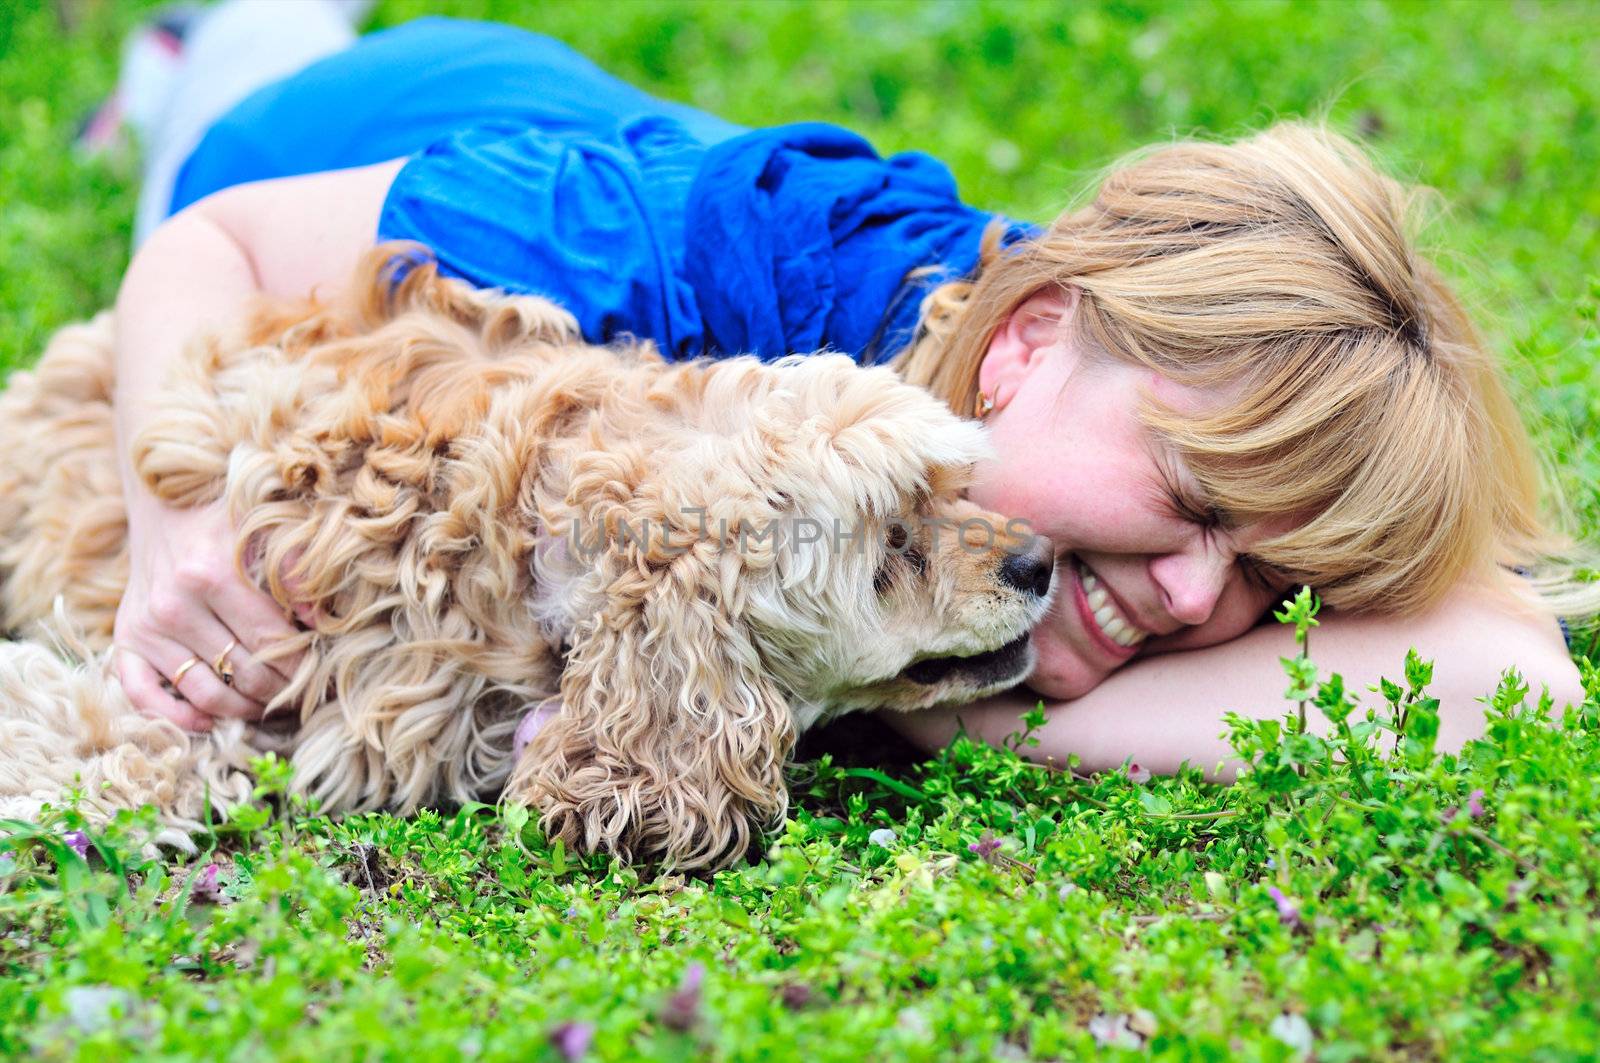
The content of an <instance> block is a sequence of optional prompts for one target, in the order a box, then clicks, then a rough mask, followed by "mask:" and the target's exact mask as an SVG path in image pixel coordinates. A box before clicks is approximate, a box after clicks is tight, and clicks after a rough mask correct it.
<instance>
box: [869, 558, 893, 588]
mask: <svg viewBox="0 0 1600 1063" xmlns="http://www.w3.org/2000/svg"><path fill="white" fill-rule="evenodd" d="M893 582H894V560H893V559H890V560H888V561H885V562H884V563H883V564H881V565H879V566H878V571H876V572H874V573H873V574H872V589H873V590H874V591H876V592H877V593H878V594H883V593H885V592H886V591H888V589H889V585H890V584H892V583H893Z"/></svg>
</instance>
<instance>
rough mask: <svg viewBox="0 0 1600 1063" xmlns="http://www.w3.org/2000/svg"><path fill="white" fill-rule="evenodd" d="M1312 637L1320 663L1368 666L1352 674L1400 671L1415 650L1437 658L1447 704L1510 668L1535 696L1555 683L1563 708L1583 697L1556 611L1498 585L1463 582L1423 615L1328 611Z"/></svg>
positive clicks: (1491, 685) (1439, 686)
mask: <svg viewBox="0 0 1600 1063" xmlns="http://www.w3.org/2000/svg"><path fill="white" fill-rule="evenodd" d="M1312 638H1313V645H1312V654H1311V655H1312V657H1313V658H1315V659H1317V661H1318V663H1319V664H1321V665H1324V666H1325V667H1326V666H1327V665H1334V664H1340V665H1345V666H1349V665H1366V666H1368V667H1365V668H1363V667H1355V668H1352V669H1351V671H1347V672H1346V673H1345V674H1347V675H1349V674H1362V675H1366V674H1374V675H1376V674H1386V675H1394V674H1395V673H1397V672H1398V670H1399V666H1400V663H1401V657H1400V656H1399V655H1403V654H1404V653H1405V651H1406V650H1408V649H1416V651H1417V652H1418V653H1419V654H1421V655H1422V656H1423V657H1424V658H1427V659H1430V660H1432V661H1433V662H1434V686H1433V687H1432V688H1431V692H1432V693H1433V694H1434V695H1435V696H1436V697H1438V698H1439V699H1440V700H1441V702H1442V703H1443V704H1444V705H1445V706H1447V707H1448V706H1451V705H1453V704H1461V703H1466V704H1472V703H1473V702H1475V701H1476V700H1477V699H1478V698H1481V697H1483V696H1485V695H1487V694H1490V693H1492V692H1493V691H1494V689H1495V687H1496V686H1497V685H1498V684H1499V681H1500V676H1501V675H1502V674H1503V673H1504V672H1505V670H1506V669H1508V668H1515V669H1516V670H1517V671H1518V672H1519V673H1521V675H1522V676H1523V678H1524V679H1526V680H1527V682H1528V686H1529V688H1530V690H1531V691H1532V692H1533V693H1534V694H1535V695H1537V694H1538V693H1539V691H1540V689H1541V688H1542V687H1543V688H1548V689H1549V691H1550V695H1551V697H1552V698H1554V699H1555V703H1556V705H1557V706H1561V705H1565V704H1566V703H1568V702H1572V703H1573V704H1577V703H1579V702H1581V701H1582V700H1583V697H1584V692H1583V685H1582V683H1581V682H1580V680H1579V676H1578V668H1577V666H1576V665H1575V664H1574V663H1573V661H1572V658H1571V656H1570V655H1569V653H1568V652H1567V645H1566V640H1565V639H1564V637H1563V635H1562V632H1561V626H1560V624H1559V623H1558V622H1557V621H1556V619H1555V617H1554V616H1552V615H1550V614H1549V613H1546V612H1544V611H1542V610H1540V609H1538V608H1537V607H1536V606H1532V605H1530V604H1529V603H1527V602H1525V601H1523V600H1522V599H1520V598H1519V597H1517V596H1516V595H1514V594H1512V593H1510V592H1509V591H1504V590H1501V589H1498V588H1492V587H1463V588H1461V589H1459V590H1457V591H1455V592H1453V593H1452V594H1451V595H1450V596H1449V597H1447V598H1446V599H1445V600H1444V601H1443V602H1441V603H1440V604H1439V605H1438V606H1437V607H1435V608H1434V609H1432V610H1430V611H1428V612H1426V613H1423V614H1421V615H1417V616H1410V617H1396V616H1382V615H1375V614H1360V615H1339V614H1333V613H1330V614H1326V615H1325V616H1324V617H1323V621H1322V625H1321V627H1319V628H1318V629H1317V630H1316V633H1315V634H1314V635H1313V636H1312ZM1319 642H1320V646H1321V648H1322V651H1324V652H1319V650H1318V644H1319ZM1341 670H1343V669H1342V668H1341Z"/></svg>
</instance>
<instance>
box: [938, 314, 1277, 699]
mask: <svg viewBox="0 0 1600 1063" xmlns="http://www.w3.org/2000/svg"><path fill="white" fill-rule="evenodd" d="M1075 303H1076V301H1075V298H1074V299H1062V298H1060V297H1057V296H1055V295H1052V294H1044V293H1041V294H1040V295H1038V296H1035V297H1034V298H1032V299H1030V300H1028V302H1026V303H1024V304H1023V306H1022V307H1020V308H1019V309H1018V310H1017V312H1016V313H1015V314H1013V315H1012V317H1011V318H1010V319H1009V320H1008V321H1007V322H1006V323H1005V325H1003V326H1002V327H1001V329H1000V330H999V331H997V332H996V334H995V337H994V340H993V341H992V343H991V345H990V348H989V353H988V355H987V357H986V358H985V359H984V363H983V366H982V369H981V370H980V373H979V386H980V388H982V390H983V391H984V392H985V393H986V394H987V395H989V396H990V397H991V398H993V400H994V403H995V407H994V409H993V411H992V412H991V413H990V414H989V415H988V417H987V419H986V424H987V425H988V427H989V430H990V436H991V439H992V440H993V443H994V447H995V450H996V452H997V458H996V460H994V461H993V462H991V463H987V464H985V465H984V466H983V467H981V468H980V469H979V470H978V480H977V483H976V484H975V485H974V486H973V487H972V488H971V489H970V491H969V497H970V498H971V499H972V501H974V502H976V503H977V504H979V505H981V506H984V507H985V508H988V509H993V510H996V511H998V512H1001V513H1005V514H1007V515H1008V516H1012V517H1018V518H1021V519H1024V520H1026V521H1028V522H1029V524H1030V525H1031V526H1032V529H1033V531H1035V532H1037V533H1038V534H1041V535H1047V536H1049V537H1050V539H1051V540H1052V541H1053V542H1054V543H1055V548H1056V557H1057V559H1058V561H1057V566H1056V592H1055V599H1054V602H1053V604H1052V606H1051V610H1050V613H1049V614H1048V615H1047V616H1046V617H1045V619H1044V620H1043V622H1042V623H1041V624H1040V625H1039V627H1038V628H1037V629H1036V630H1035V633H1034V643H1035V646H1036V647H1037V649H1038V653H1039V662H1038V665H1037V667H1036V668H1035V670H1034V673H1033V675H1032V677H1031V678H1030V679H1029V681H1028V682H1029V686H1031V687H1032V688H1033V689H1034V690H1035V691H1036V692H1037V693H1039V694H1040V695H1042V696H1044V697H1047V698H1059V699H1067V698H1075V697H1078V696H1080V695H1082V694H1084V693H1087V692H1088V691H1089V690H1091V689H1093V688H1094V687H1095V686H1096V685H1098V684H1099V683H1100V681H1101V680H1103V679H1104V678H1105V677H1106V676H1107V675H1109V674H1110V673H1111V672H1113V671H1115V670H1116V669H1117V668H1119V667H1121V666H1122V665H1124V664H1126V663H1127V662H1128V661H1130V660H1132V659H1133V658H1134V657H1137V656H1147V655H1150V654H1153V653H1162V652H1167V651H1171V650H1177V649H1192V648H1196V647H1200V646H1209V645H1214V644H1216V643H1219V642H1226V641H1227V640H1229V639H1232V638H1235V637H1237V636H1238V635H1241V634H1243V633H1244V632H1245V631H1247V630H1248V629H1250V628H1251V627H1253V626H1254V625H1255V623H1256V622H1257V621H1258V620H1259V619H1260V618H1261V616H1262V615H1263V613H1264V612H1265V611H1266V610H1267V608H1268V607H1269V606H1271V605H1272V604H1273V603H1274V602H1276V601H1279V600H1281V598H1282V591H1283V590H1284V588H1281V587H1272V586H1268V585H1267V584H1266V583H1265V582H1264V580H1263V579H1262V577H1261V576H1260V575H1259V574H1257V573H1255V572H1254V571H1253V566H1252V564H1251V561H1250V559H1249V558H1248V557H1247V556H1244V555H1246V554H1247V553H1248V551H1249V550H1250V549H1251V547H1252V545H1253V544H1255V543H1256V542H1259V541H1260V540H1262V539H1264V538H1267V537H1269V536H1270V535H1273V534H1280V533H1281V532H1283V531H1285V530H1287V529H1288V527H1290V526H1291V523H1290V522H1289V521H1287V520H1285V521H1281V522H1274V523H1273V524H1271V525H1270V526H1269V525H1265V524H1252V525H1246V526H1241V527H1228V526H1226V525H1219V524H1216V523H1215V522H1214V521H1213V520H1209V519H1207V517H1206V515H1207V512H1208V510H1209V508H1210V507H1209V506H1208V505H1207V503H1206V501H1205V500H1204V499H1203V498H1201V497H1200V496H1199V493H1198V487H1197V485H1196V484H1195V482H1194V480H1193V478H1192V477H1191V476H1190V475H1189V473H1188V472H1187V470H1186V469H1184V467H1183V465H1182V463H1181V462H1180V461H1179V459H1178V457H1177V455H1176V454H1175V453H1174V452H1173V451H1172V450H1171V448H1169V447H1167V446H1166V445H1165V444H1163V443H1162V442H1161V441H1160V440H1159V439H1158V438H1157V437H1156V435H1155V434H1154V433H1153V432H1151V431H1149V430H1148V429H1147V428H1145V427H1144V425H1143V424H1141V423H1140V421H1139V418H1138V415H1137V410H1138V407H1139V404H1140V401H1141V398H1142V396H1141V391H1147V392H1149V393H1150V394H1153V395H1154V396H1155V397H1156V398H1158V399H1160V400H1161V401H1162V402H1164V403H1167V404H1169V405H1171V406H1173V407H1174V408H1176V409H1179V410H1182V409H1194V410H1196V411H1198V410H1202V409H1204V408H1205V407H1206V406H1207V404H1208V403H1212V402H1216V401H1218V400H1219V399H1220V396H1215V395H1209V394H1207V393H1205V392H1201V391H1197V390H1194V389H1191V388H1186V387H1183V386H1180V385H1177V384H1174V383H1172V382H1170V381H1167V380H1164V379H1162V378H1161V377H1160V376H1158V375H1157V374H1155V373H1153V372H1151V371H1150V370H1148V369H1144V368H1142V367H1134V366H1128V365H1123V364H1121V363H1119V362H1116V361H1114V360H1112V359H1110V358H1107V357H1104V356H1100V357H1095V356H1093V355H1091V354H1088V353H1087V352H1084V351H1082V350H1080V349H1079V345H1078V344H1077V342H1076V341H1075V340H1074V339H1072V338H1071V336H1070V332H1069V330H1067V329H1065V328H1063V327H1062V325H1063V324H1064V323H1065V321H1066V320H1068V319H1069V317H1070V315H1071V313H1072V312H1073V310H1074V309H1075ZM1175 495H1176V497H1174V496H1175Z"/></svg>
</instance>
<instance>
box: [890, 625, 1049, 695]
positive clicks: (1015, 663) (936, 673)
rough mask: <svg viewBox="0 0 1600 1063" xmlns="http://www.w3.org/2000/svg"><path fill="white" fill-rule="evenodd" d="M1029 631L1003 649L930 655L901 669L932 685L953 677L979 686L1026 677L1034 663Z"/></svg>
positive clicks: (924, 683) (905, 673)
mask: <svg viewBox="0 0 1600 1063" xmlns="http://www.w3.org/2000/svg"><path fill="white" fill-rule="evenodd" d="M1028 641H1029V637H1028V635H1027V634H1023V635H1020V636H1018V637H1017V638H1014V639H1012V640H1011V641H1010V642H1008V643H1006V644H1005V645H1004V646H1001V647H1000V648H999V649H994V650H989V651H987V652H985V653H974V654H972V655H971V656H968V657H930V658H928V659H927V660H925V661H917V662H916V663H915V664H913V665H911V666H910V667H909V668H907V669H906V670H905V671H904V672H902V673H900V674H901V675H903V676H905V677H906V678H907V679H909V680H911V681H912V682H913V683H920V684H922V685H923V686H932V685H933V684H935V683H942V682H944V681H945V680H946V679H950V678H952V677H955V678H959V679H963V680H966V681H967V682H969V683H972V684H973V685H975V686H988V685H989V684H991V683H1001V682H1006V681H1008V680H1017V679H1021V678H1022V677H1023V673H1025V672H1026V671H1027V669H1028V667H1029V664H1030V663H1031V662H1030V661H1029V659H1028Z"/></svg>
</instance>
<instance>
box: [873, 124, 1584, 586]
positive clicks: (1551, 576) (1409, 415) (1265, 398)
mask: <svg viewBox="0 0 1600 1063" xmlns="http://www.w3.org/2000/svg"><path fill="white" fill-rule="evenodd" d="M1418 198H1419V192H1418V190H1416V189H1412V188H1408V187H1406V186H1403V185H1401V184H1400V183H1398V182H1396V181H1394V180H1392V179H1390V178H1388V177H1386V176H1384V175H1383V174H1381V173H1380V172H1379V171H1378V170H1377V169H1376V168H1375V167H1374V166H1373V164H1372V163H1371V162H1370V160H1369V159H1368V158H1367V157H1366V156H1365V154H1364V153H1363V152H1362V150H1361V149H1360V148H1359V147H1357V146H1356V145H1355V144H1353V143H1351V142H1350V141H1349V140H1346V139H1344V138H1342V137H1339V136H1337V135H1335V134H1333V133H1331V132H1329V131H1328V130H1327V129H1325V128H1322V127H1319V126H1311V125H1304V124H1294V123H1285V124H1280V125H1276V126H1273V127H1272V128H1270V129H1267V130H1265V131H1263V132H1260V133H1257V134H1255V135H1253V136H1250V137H1247V138H1245V139H1242V140H1239V141H1237V142H1234V143H1230V144H1217V143H1204V142H1195V141H1188V142H1180V143H1174V144H1169V145H1165V146H1161V147H1158V148H1156V149H1153V150H1150V151H1147V152H1144V153H1141V154H1139V155H1136V156H1134V157H1132V158H1130V159H1127V160H1124V161H1123V162H1122V163H1120V164H1118V165H1117V166H1115V167H1113V168H1112V169H1111V170H1110V171H1109V172H1108V174H1107V175H1106V176H1105V178H1104V180H1103V181H1102V183H1101V184H1100V186H1099V189H1098V191H1097V193H1096V195H1095V197H1094V199H1093V201H1092V202H1090V203H1089V204H1088V205H1086V206H1084V207H1082V208H1081V209H1078V210H1072V211H1068V212H1067V213H1065V214H1063V215H1062V216H1061V217H1059V218H1058V219H1056V221H1055V223H1054V224H1052V225H1051V226H1050V227H1049V229H1048V230H1047V231H1046V232H1045V233H1044V234H1043V235H1041V236H1040V237H1039V238H1037V239H1036V240H1033V241H1030V242H1028V243H1026V244H1023V245H1020V246H1018V247H1017V248H1015V249H1011V250H1006V251H1001V250H1000V248H999V241H998V236H999V232H998V230H997V229H994V230H991V232H990V234H989V239H987V240H986V241H985V248H984V253H983V256H982V264H981V267H980V270H979V273H978V275H977V277H976V278H975V279H972V280H970V281H962V282H956V283H952V284H945V285H942V286H940V287H938V288H936V289H934V290H933V291H932V292H931V293H930V294H929V296H928V297H927V298H926V299H925V300H924V304H923V320H922V325H921V328H920V329H919V332H918V335H917V336H916V337H915V339H914V340H913V342H912V344H911V345H910V346H909V347H908V348H907V349H906V350H905V351H903V352H901V354H900V355H899V356H898V357H897V358H896V361H895V364H896V366H897V368H899V370H900V371H901V373H902V374H903V375H904V376H905V377H906V378H907V379H909V380H911V381H912V382H914V383H918V384H922V385H923V386H926V387H928V388H930V389H931V390H933V391H934V392H935V393H936V394H938V395H939V396H941V397H942V398H943V399H944V400H945V401H946V402H948V403H949V404H950V406H951V408H952V409H954V410H956V411H958V412H963V413H965V412H967V411H970V410H972V408H973V402H974V400H975V398H976V396H977V379H978V368H979V366H980V364H981V363H982V361H983V358H984V355H985V354H986V353H987V351H988V348H989V343H990V341H991V339H992V337H993V335H994V332H995V331H996V329H997V328H998V327H999V326H1000V324H1001V323H1002V322H1004V321H1005V320H1006V319H1007V318H1008V317H1009V315H1010V314H1011V312H1012V311H1013V310H1015V309H1016V308H1017V307H1018V306H1019V305H1020V304H1021V303H1022V302H1023V301H1024V300H1026V299H1027V298H1028V297H1030V296H1031V295H1034V294H1035V293H1037V292H1039V291H1041V290H1048V289H1063V290H1064V289H1066V288H1068V287H1069V286H1070V287H1074V288H1077V289H1078V290H1079V291H1080V292H1081V293H1082V294H1081V299H1080V301H1079V304H1078V309H1077V312H1076V314H1075V315H1074V318H1073V323H1072V327H1073V328H1074V329H1075V334H1076V338H1077V339H1079V340H1080V341H1082V342H1084V343H1086V344H1087V345H1088V347H1089V349H1091V350H1099V351H1104V352H1106V353H1107V354H1109V355H1110V356H1111V357H1114V358H1117V359H1120V360H1122V361H1124V362H1127V363H1134V364H1140V365H1144V366H1148V367H1149V368H1151V369H1153V370H1156V371H1157V372H1159V373H1161V374H1162V375H1163V376H1165V377H1167V378H1168V379H1171V380H1173V381H1176V382H1179V383H1182V384H1187V385H1191V386H1195V387H1200V388H1215V389H1218V390H1219V391H1220V392H1221V393H1222V394H1225V395H1227V396H1229V399H1228V401H1226V402H1225V403H1224V404H1223V405H1222V406H1221V408H1218V409H1216V410H1214V411H1212V412H1210V413H1207V414H1205V415H1200V416H1197V415H1194V414H1180V413H1178V412H1176V411H1174V410H1171V409H1168V408H1164V407H1162V406H1161V405H1159V404H1157V403H1156V402H1155V401H1154V400H1149V401H1147V402H1146V403H1145V405H1144V408H1143V416H1144V418H1145V421H1146V423H1147V424H1148V425H1149V426H1150V427H1151V428H1152V429H1154V430H1155V431H1156V432H1157V433H1159V434H1160V435H1161V436H1163V437H1165V438H1166V439H1167V440H1168V441H1170V442H1171V443H1172V444H1173V445H1174V446H1175V447H1176V449H1177V451H1178V453H1180V454H1181V455H1182V456H1183V458H1184V459H1185V460H1186V462H1187V464H1188V466H1189V467H1190V469H1191V470H1192V471H1193V473H1194V476H1195V478H1196V480H1197V481H1198V482H1199V484H1200V485H1201V487H1202V488H1203V489H1204V490H1205V491H1206V493H1207V494H1208V496H1209V497H1210V498H1211V499H1212V500H1214V501H1215V503H1216V504H1217V505H1218V506H1219V507H1220V508H1221V509H1223V510H1225V511H1227V512H1229V513H1231V514H1233V515H1235V516H1236V517H1237V518H1238V519H1239V520H1241V521H1251V520H1256V519H1263V518H1268V517H1276V516H1282V515H1297V516H1299V515H1303V516H1304V517H1305V518H1306V519H1304V521H1303V522H1301V523H1300V524H1299V526H1298V527H1296V528H1295V529H1294V530H1292V531H1288V532H1286V533H1284V534H1281V535H1278V536H1275V537H1273V538H1270V539H1267V540H1264V541H1262V542H1261V543H1260V544H1259V545H1258V546H1257V547H1256V548H1255V549H1254V550H1252V552H1251V553H1252V555H1253V556H1254V557H1255V558H1256V560H1257V561H1258V562H1259V563H1261V564H1263V565H1265V566H1268V567H1270V568H1271V569H1274V570H1276V571H1277V572H1278V573H1280V574H1281V575H1283V576H1284V577H1286V578H1287V579H1289V580H1291V581H1293V582H1295V583H1302V582H1303V583H1308V584H1310V585H1311V586H1312V587H1314V588H1315V589H1316V590H1317V591H1318V592H1319V593H1320V594H1321V595H1322V596H1323V597H1324V599H1325V600H1326V601H1327V602H1328V603H1329V604H1331V605H1333V606H1335V607H1339V608H1348V609H1378V610H1381V611H1384V612H1393V613H1406V612H1413V611H1417V610H1421V609H1425V608H1427V607H1429V606H1431V605H1433V604H1436V603H1437V602H1438V601H1439V600H1440V599H1441V598H1442V597H1443V596H1444V595H1445V594H1446V593H1447V592H1448V591H1449V590H1450V589H1451V588H1452V587H1454V586H1457V585H1458V584H1460V583H1461V582H1463V581H1469V580H1477V581H1479V582H1482V581H1486V580H1495V579H1497V578H1499V574H1500V573H1502V572H1504V570H1505V569H1507V568H1524V569H1527V568H1531V567H1533V566H1535V565H1538V566H1540V567H1541V572H1540V574H1539V575H1540V578H1539V579H1537V580H1536V581H1533V583H1534V585H1535V586H1536V587H1537V589H1538V590H1539V591H1540V592H1541V593H1542V594H1543V595H1544V597H1545V600H1546V602H1547V604H1549V605H1550V607H1551V608H1554V609H1555V610H1556V611H1557V612H1560V613H1564V614H1567V615H1579V614H1583V615H1588V614H1591V613H1593V612H1594V611H1595V603H1596V599H1597V597H1600V596H1597V594H1596V593H1595V592H1596V591H1597V590H1600V585H1596V586H1594V587H1590V586H1587V585H1582V584H1579V583H1577V582H1576V581H1575V580H1574V579H1573V578H1572V576H1571V568H1570V565H1567V564H1564V563H1563V562H1562V561H1561V560H1560V558H1561V557H1563V556H1570V554H1571V551H1572V545H1571V543H1570V542H1569V541H1568V540H1566V539H1564V538H1562V537H1560V536H1558V535H1556V534H1554V533H1553V532H1551V531H1550V530H1549V529H1548V528H1547V526H1546V524H1545V522H1544V520H1543V519H1542V518H1541V515H1540V510H1539V497H1540V487H1539V483H1540V477H1539V468H1538V464H1537V462H1536V460H1535V456H1534V452H1533V447H1532V445H1531V443H1530V441H1529V438H1528V433H1527V430H1526V428H1525V427H1524V425H1523V424H1522V421H1521V420H1520V418H1519V415H1518V412H1517V407H1516V405H1515V403H1514V402H1513V401H1512V399H1511V397H1510V395H1509V394H1508V392H1507V388H1506V384H1505V381H1504V379H1503V377H1502V373H1501V370H1500V367H1499V366H1498V365H1497V364H1496V361H1495V359H1494V358H1493V357H1492V356H1491V355H1490V354H1489V353H1488V352H1487V351H1486V349H1485V347H1484V345H1483V343H1482V342H1481V341H1480V339H1479V338H1478V336H1477V335H1476V333H1475V332H1474V330H1473V327H1472V324H1471V322H1470V321H1469V320H1468V318H1467V316H1466V314H1465V313H1464V312H1463V310H1462V308H1461V306H1460V304H1459V303H1458V302H1457V300H1456V298H1455V297H1454V296H1453V295H1452V294H1451V292H1450V290H1449V288H1448V286H1447V285H1446V284H1445V283H1444V281H1443V280H1442V279H1441V278H1440V276H1439V274H1438V273H1437V272H1436V271H1435V269H1434V268H1433V267H1432V265H1430V264H1429V263H1428V262H1427V261H1425V260H1424V259H1423V258H1422V257H1420V256H1419V254H1418V253H1417V251H1416V249H1415V247H1414V245H1413V242H1412V239H1411V237H1410V235H1409V233H1408V228H1407V226H1408V222H1409V221H1410V220H1411V219H1412V218H1413V217H1414V214H1415V207H1416V205H1417V199H1418ZM1527 582H1528V581H1524V580H1515V581H1514V583H1515V584H1522V583H1527Z"/></svg>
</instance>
